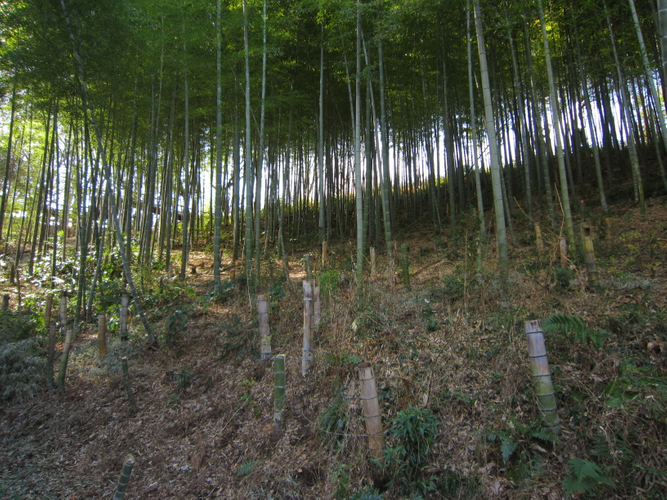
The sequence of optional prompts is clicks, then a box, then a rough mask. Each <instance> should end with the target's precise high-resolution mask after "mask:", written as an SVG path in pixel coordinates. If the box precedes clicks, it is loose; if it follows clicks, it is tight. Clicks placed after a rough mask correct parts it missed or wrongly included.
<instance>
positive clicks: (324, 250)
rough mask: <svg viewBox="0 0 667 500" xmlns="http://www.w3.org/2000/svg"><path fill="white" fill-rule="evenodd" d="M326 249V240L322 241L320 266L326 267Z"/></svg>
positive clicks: (327, 245)
mask: <svg viewBox="0 0 667 500" xmlns="http://www.w3.org/2000/svg"><path fill="white" fill-rule="evenodd" d="M328 247H329V244H328V243H327V240H324V241H322V266H326V265H327V254H328V249H329V248H328Z"/></svg>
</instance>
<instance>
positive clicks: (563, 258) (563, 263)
mask: <svg viewBox="0 0 667 500" xmlns="http://www.w3.org/2000/svg"><path fill="white" fill-rule="evenodd" d="M560 267H562V268H563V269H567V240H566V239H565V237H563V236H561V238H560Z"/></svg>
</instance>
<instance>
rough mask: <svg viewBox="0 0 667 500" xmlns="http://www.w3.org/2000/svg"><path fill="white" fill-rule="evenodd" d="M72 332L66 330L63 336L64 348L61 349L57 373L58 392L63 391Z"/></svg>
mask: <svg viewBox="0 0 667 500" xmlns="http://www.w3.org/2000/svg"><path fill="white" fill-rule="evenodd" d="M72 335H73V332H72V330H71V329H70V330H67V333H66V334H65V346H64V347H63V354H62V356H61V358H60V368H59V371H58V390H59V391H64V390H65V375H66V374H67V360H68V359H69V349H70V347H71V346H72Z"/></svg>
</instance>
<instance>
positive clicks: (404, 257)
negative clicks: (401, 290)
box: [401, 243, 410, 290]
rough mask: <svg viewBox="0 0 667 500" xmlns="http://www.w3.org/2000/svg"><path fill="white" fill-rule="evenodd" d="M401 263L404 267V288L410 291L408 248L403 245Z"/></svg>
mask: <svg viewBox="0 0 667 500" xmlns="http://www.w3.org/2000/svg"><path fill="white" fill-rule="evenodd" d="M401 262H402V265H403V286H405V288H406V289H408V290H410V268H409V265H408V246H407V245H406V244H405V243H403V244H402V245H401Z"/></svg>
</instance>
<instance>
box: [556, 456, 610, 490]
mask: <svg viewBox="0 0 667 500" xmlns="http://www.w3.org/2000/svg"><path fill="white" fill-rule="evenodd" d="M569 470H570V475H569V476H567V477H566V478H565V479H563V489H564V490H565V495H566V496H567V497H568V498H570V497H572V496H573V495H574V494H575V493H593V492H595V491H596V490H597V489H598V488H599V487H600V486H602V485H607V486H610V487H612V488H615V487H616V485H615V484H614V481H612V480H611V478H609V477H607V476H606V475H605V474H604V472H603V471H602V469H600V467H599V466H598V465H596V464H594V463H593V462H589V461H588V460H585V459H583V458H572V459H570V465H569Z"/></svg>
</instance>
